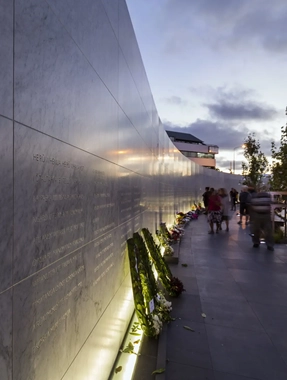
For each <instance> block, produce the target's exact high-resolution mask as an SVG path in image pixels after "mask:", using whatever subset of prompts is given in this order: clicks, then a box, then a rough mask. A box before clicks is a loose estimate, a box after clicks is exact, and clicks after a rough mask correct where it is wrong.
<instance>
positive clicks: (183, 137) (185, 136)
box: [166, 131, 205, 145]
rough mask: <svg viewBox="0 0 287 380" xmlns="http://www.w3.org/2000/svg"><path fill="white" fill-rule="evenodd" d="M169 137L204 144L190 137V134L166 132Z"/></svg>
mask: <svg viewBox="0 0 287 380" xmlns="http://www.w3.org/2000/svg"><path fill="white" fill-rule="evenodd" d="M166 133H167V134H168V136H169V137H173V138H174V139H176V140H181V141H188V142H190V143H196V144H203V145H205V144H204V142H203V141H202V140H200V139H198V138H197V137H195V136H193V135H191V134H190V133H182V132H175V131H166Z"/></svg>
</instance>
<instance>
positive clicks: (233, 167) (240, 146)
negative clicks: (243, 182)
mask: <svg viewBox="0 0 287 380" xmlns="http://www.w3.org/2000/svg"><path fill="white" fill-rule="evenodd" d="M239 148H245V144H242V145H239V146H236V147H235V148H233V163H232V171H233V174H235V151H236V149H239Z"/></svg>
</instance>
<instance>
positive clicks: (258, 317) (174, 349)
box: [133, 212, 287, 380]
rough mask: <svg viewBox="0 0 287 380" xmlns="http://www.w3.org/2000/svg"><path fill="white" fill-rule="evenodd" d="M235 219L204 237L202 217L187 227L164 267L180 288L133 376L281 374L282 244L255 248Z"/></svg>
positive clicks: (285, 305) (286, 365) (286, 251)
mask: <svg viewBox="0 0 287 380" xmlns="http://www.w3.org/2000/svg"><path fill="white" fill-rule="evenodd" d="M237 222H238V216H236V212H235V213H234V215H233V218H232V220H231V222H230V227H229V232H226V231H224V229H225V226H223V231H220V233H219V234H214V235H209V234H208V233H207V232H208V224H207V222H206V216H205V215H201V216H200V217H199V219H198V220H196V221H191V222H190V224H189V225H188V226H187V227H186V228H185V234H184V236H183V238H182V241H181V245H180V254H179V263H178V264H177V265H170V268H171V271H172V273H173V275H174V276H176V277H178V278H179V279H180V280H181V281H182V282H183V283H184V286H185V289H186V292H184V293H182V295H181V296H180V297H178V298H176V299H175V298H171V299H170V300H171V301H172V303H173V311H172V316H173V317H175V318H176V320H175V321H173V322H171V323H169V324H168V325H167V326H166V329H165V330H164V331H163V333H162V334H161V337H160V339H159V341H154V340H152V339H144V341H143V345H142V348H141V356H140V357H139V360H138V364H137V367H136V370H135V373H134V377H133V380H149V379H155V378H156V380H255V379H256V380H286V379H287V246H286V245H275V251H274V252H270V251H268V250H267V248H266V246H265V244H261V245H260V247H259V248H253V247H252V242H251V238H250V236H249V227H248V226H246V225H245V223H244V220H243V224H242V225H238V224H237ZM182 264H187V266H182ZM190 329H191V330H193V331H191V330H190ZM159 366H160V368H165V372H164V373H163V374H161V375H156V376H155V375H151V373H152V371H153V370H155V369H157V368H159Z"/></svg>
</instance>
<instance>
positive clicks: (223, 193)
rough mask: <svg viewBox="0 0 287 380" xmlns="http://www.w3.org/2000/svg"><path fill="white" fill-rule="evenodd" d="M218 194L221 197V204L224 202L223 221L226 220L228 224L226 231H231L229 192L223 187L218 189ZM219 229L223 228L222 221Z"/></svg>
mask: <svg viewBox="0 0 287 380" xmlns="http://www.w3.org/2000/svg"><path fill="white" fill-rule="evenodd" d="M218 194H219V196H220V197H221V204H222V222H223V221H224V222H225V224H226V231H229V219H230V211H229V210H230V201H229V197H228V194H227V190H226V189H224V188H221V189H219V190H218ZM219 229H220V230H221V229H222V227H221V223H220V227H219Z"/></svg>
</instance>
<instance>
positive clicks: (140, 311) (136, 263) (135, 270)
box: [127, 239, 156, 337]
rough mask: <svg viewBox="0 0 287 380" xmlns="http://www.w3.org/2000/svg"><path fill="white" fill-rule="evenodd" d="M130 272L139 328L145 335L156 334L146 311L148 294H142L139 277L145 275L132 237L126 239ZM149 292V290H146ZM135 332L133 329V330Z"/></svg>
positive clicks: (150, 316) (150, 317)
mask: <svg viewBox="0 0 287 380" xmlns="http://www.w3.org/2000/svg"><path fill="white" fill-rule="evenodd" d="M127 247H128V254H129V261H130V272H131V279H132V289H133V295H134V303H135V311H136V314H137V317H138V320H139V321H140V325H141V328H142V330H143V332H144V334H145V335H146V336H151V337H153V336H156V331H155V329H154V327H153V319H152V315H151V314H150V313H147V312H146V307H145V305H146V304H147V302H146V298H148V297H149V296H148V295H146V297H145V294H144V291H145V290H146V289H145V290H144V288H143V286H142V283H141V279H142V278H143V277H144V275H145V271H144V268H143V265H141V264H140V251H139V249H138V247H137V245H136V244H135V242H134V239H128V240H127ZM148 293H149V292H148ZM133 333H135V331H133Z"/></svg>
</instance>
